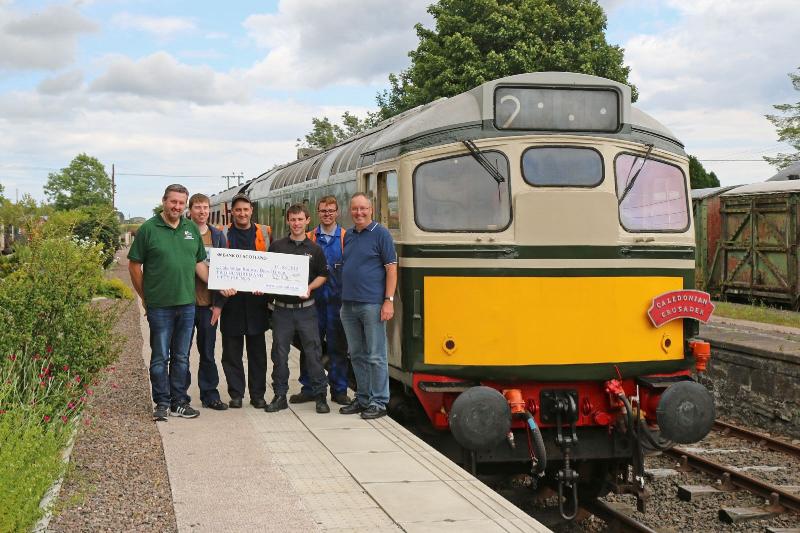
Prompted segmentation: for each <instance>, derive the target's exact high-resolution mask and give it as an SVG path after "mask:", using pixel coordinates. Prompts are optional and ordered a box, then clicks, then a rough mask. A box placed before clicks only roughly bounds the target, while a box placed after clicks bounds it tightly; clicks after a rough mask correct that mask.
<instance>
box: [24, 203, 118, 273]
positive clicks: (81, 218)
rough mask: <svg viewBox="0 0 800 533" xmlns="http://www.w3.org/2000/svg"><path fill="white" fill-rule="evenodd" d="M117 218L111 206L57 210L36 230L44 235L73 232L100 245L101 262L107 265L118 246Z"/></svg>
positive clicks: (84, 239)
mask: <svg viewBox="0 0 800 533" xmlns="http://www.w3.org/2000/svg"><path fill="white" fill-rule="evenodd" d="M120 231H121V228H120V224H119V218H117V215H116V213H115V212H114V210H113V209H111V207H110V206H91V207H84V208H81V209H75V210H72V211H56V212H55V213H53V214H52V215H51V216H50V217H49V218H48V220H47V223H45V224H44V226H43V227H42V228H41V230H39V233H40V234H41V236H42V237H43V238H57V237H66V236H71V235H72V236H75V237H77V238H78V239H80V240H83V241H87V242H93V243H99V244H102V245H103V254H102V259H103V266H104V267H108V266H109V265H110V264H111V262H112V261H113V260H114V254H115V253H116V252H117V250H119V235H120Z"/></svg>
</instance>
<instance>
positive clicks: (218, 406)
mask: <svg viewBox="0 0 800 533" xmlns="http://www.w3.org/2000/svg"><path fill="white" fill-rule="evenodd" d="M203 407H205V408H206V409H213V410H215V411H225V410H227V409H228V405H227V404H225V403H224V402H222V401H221V400H214V401H212V402H203Z"/></svg>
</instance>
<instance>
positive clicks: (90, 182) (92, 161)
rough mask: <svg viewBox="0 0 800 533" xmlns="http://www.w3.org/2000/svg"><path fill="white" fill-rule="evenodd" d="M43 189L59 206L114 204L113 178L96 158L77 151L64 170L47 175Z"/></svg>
mask: <svg viewBox="0 0 800 533" xmlns="http://www.w3.org/2000/svg"><path fill="white" fill-rule="evenodd" d="M44 192H45V194H46V195H47V197H48V198H50V199H51V200H52V201H53V203H54V205H55V208H56V209H58V210H68V209H77V208H80V207H87V206H95V205H108V206H110V205H111V203H112V202H111V199H112V191H111V179H110V178H109V177H108V174H106V169H105V167H104V166H103V164H102V163H100V161H98V160H97V159H96V158H94V157H91V156H88V155H86V154H79V155H77V156H76V157H75V158H74V159H73V160H72V161H71V162H70V164H69V166H68V167H66V168H62V169H61V172H51V173H50V174H49V175H48V176H47V184H45V186H44Z"/></svg>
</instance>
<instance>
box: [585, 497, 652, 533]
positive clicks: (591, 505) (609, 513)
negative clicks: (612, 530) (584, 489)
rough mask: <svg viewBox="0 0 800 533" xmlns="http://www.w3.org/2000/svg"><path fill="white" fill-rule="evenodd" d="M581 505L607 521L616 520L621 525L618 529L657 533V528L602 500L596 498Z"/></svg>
mask: <svg viewBox="0 0 800 533" xmlns="http://www.w3.org/2000/svg"><path fill="white" fill-rule="evenodd" d="M581 507H582V508H583V509H585V510H586V511H588V512H590V513H591V514H593V515H595V516H596V517H598V518H601V519H603V520H604V521H605V522H606V523H609V525H611V524H610V522H615V523H616V525H618V526H619V529H618V531H620V532H622V533H628V532H630V533H656V530H654V529H651V528H649V527H648V526H646V525H645V524H642V523H641V522H639V521H638V520H636V519H634V518H632V517H630V516H628V515H626V514H625V513H622V512H620V511H617V510H616V509H614V508H612V507H611V506H609V505H608V504H607V503H606V502H604V501H602V500H594V501H593V502H586V503H583V504H581Z"/></svg>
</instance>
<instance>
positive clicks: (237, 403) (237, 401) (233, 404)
mask: <svg viewBox="0 0 800 533" xmlns="http://www.w3.org/2000/svg"><path fill="white" fill-rule="evenodd" d="M228 405H229V406H230V408H231V409H241V408H242V399H241V398H231V401H229V402H228Z"/></svg>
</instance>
